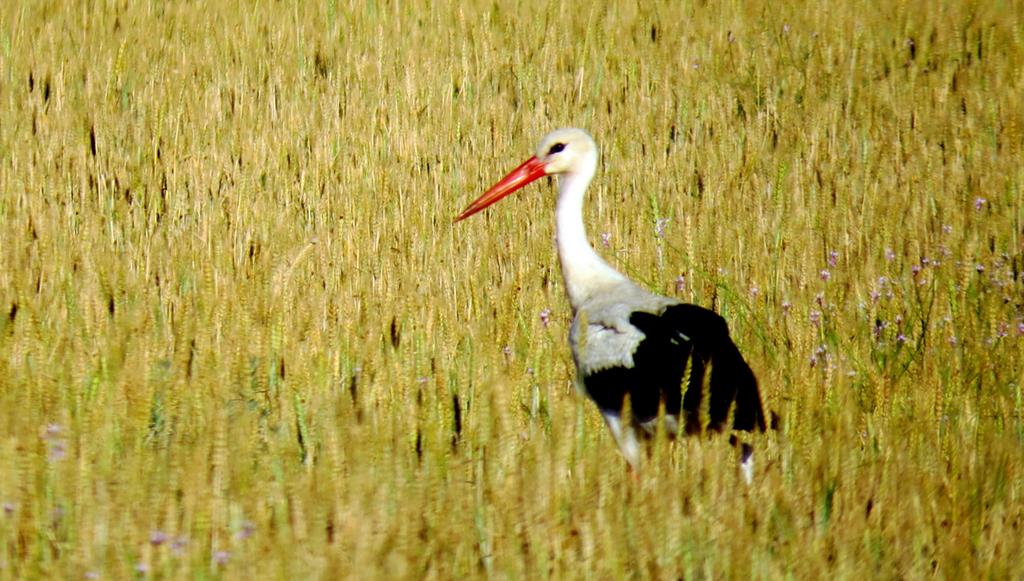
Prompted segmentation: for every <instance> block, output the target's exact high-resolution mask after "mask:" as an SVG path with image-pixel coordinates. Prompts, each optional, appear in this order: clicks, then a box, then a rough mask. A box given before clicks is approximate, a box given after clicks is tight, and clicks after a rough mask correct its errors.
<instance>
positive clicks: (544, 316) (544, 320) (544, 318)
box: [540, 309, 551, 329]
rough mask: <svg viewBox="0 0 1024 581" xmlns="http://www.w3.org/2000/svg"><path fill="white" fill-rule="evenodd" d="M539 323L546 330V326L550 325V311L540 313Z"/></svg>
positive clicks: (545, 310)
mask: <svg viewBox="0 0 1024 581" xmlns="http://www.w3.org/2000/svg"><path fill="white" fill-rule="evenodd" d="M540 322H541V324H543V325H544V328H545V329H547V328H548V324H549V323H551V309H544V310H543V311H541V312H540Z"/></svg>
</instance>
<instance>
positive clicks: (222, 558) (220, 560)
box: [213, 551, 231, 565]
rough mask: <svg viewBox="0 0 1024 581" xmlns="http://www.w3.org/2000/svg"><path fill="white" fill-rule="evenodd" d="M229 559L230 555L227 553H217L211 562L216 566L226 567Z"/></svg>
mask: <svg viewBox="0 0 1024 581" xmlns="http://www.w3.org/2000/svg"><path fill="white" fill-rule="evenodd" d="M230 559H231V553H229V552H228V551H217V552H216V553H214V554H213V562H214V563H217V564H218V565H226V564H227V562H228V561H229V560H230Z"/></svg>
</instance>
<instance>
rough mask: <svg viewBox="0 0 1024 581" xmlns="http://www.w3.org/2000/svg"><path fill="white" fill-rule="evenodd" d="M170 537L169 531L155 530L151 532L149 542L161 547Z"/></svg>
mask: <svg viewBox="0 0 1024 581" xmlns="http://www.w3.org/2000/svg"><path fill="white" fill-rule="evenodd" d="M169 538H170V537H168V536H167V533H165V532H163V531H153V532H151V533H149V544H151V545H153V546H154V547H159V546H160V545H162V544H164V543H166V542H167V539H169Z"/></svg>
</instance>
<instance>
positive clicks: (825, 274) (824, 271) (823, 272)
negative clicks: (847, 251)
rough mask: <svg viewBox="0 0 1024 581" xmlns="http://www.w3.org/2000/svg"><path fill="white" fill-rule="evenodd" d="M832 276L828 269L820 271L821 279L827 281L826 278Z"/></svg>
mask: <svg viewBox="0 0 1024 581" xmlns="http://www.w3.org/2000/svg"><path fill="white" fill-rule="evenodd" d="M830 278H832V273H831V272H829V271H828V270H822V271H821V280H823V281H825V282H828V279H830Z"/></svg>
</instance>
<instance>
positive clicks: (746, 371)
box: [583, 304, 765, 433]
mask: <svg viewBox="0 0 1024 581" xmlns="http://www.w3.org/2000/svg"><path fill="white" fill-rule="evenodd" d="M629 322H630V323H631V324H633V325H634V326H635V327H636V328H638V329H640V331H642V332H643V333H644V335H645V336H646V337H645V339H644V340H643V341H641V342H640V344H639V345H638V346H637V348H636V351H635V352H634V353H633V363H634V365H633V367H632V368H629V369H627V368H624V367H615V368H612V369H605V370H602V371H599V372H596V373H592V374H590V375H589V376H587V377H585V378H584V381H583V383H584V386H585V387H586V389H587V393H588V394H589V395H590V397H591V398H592V399H593V400H594V401H595V402H596V403H597V405H598V407H600V408H601V410H602V411H604V412H610V413H618V412H619V411H620V410H621V409H622V406H623V402H624V400H625V396H626V394H627V393H628V394H629V396H630V406H631V408H632V410H633V416H634V418H635V419H636V420H637V421H640V422H645V421H649V420H651V419H654V418H655V417H656V416H657V414H658V406H659V404H660V403H661V402H664V404H665V413H666V414H669V415H676V416H678V415H680V411H682V414H681V415H682V417H681V420H682V423H683V426H684V429H685V430H686V432H687V433H696V432H699V431H700V409H701V403H702V402H701V400H702V397H703V384H704V374H705V372H706V369H707V367H708V364H710V367H711V377H710V378H709V388H708V393H709V397H710V401H709V405H708V416H709V417H708V420H709V424H708V429H710V430H716V431H717V430H721V429H722V428H723V427H724V424H725V422H726V420H727V419H728V417H729V411H730V409H731V408H733V406H734V405H735V409H734V410H733V426H732V427H733V429H736V430H747V431H753V430H762V431H763V430H764V429H765V418H764V409H763V408H762V406H761V395H760V392H759V391H758V388H757V379H756V378H755V377H754V372H753V371H751V369H750V366H749V365H747V362H746V361H745V360H744V359H743V355H741V354H740V351H739V349H737V347H736V345H735V343H733V342H732V339H731V338H730V337H729V328H728V326H727V325H726V323H725V319H723V318H722V317H721V316H720V315H718V314H717V313H715V312H714V311H710V310H708V309H705V308H703V307H698V306H696V305H688V304H681V305H673V306H671V307H668V308H666V309H665V311H664V312H663V313H662V314H660V315H654V314H651V313H644V312H639V311H637V312H634V313H633V314H632V316H631V317H630V319H629ZM691 356H692V357H691ZM688 360H690V381H689V385H688V386H686V391H685V393H684V392H683V389H682V384H683V381H684V380H685V379H686V378H685V377H684V374H685V373H686V368H687V361H688Z"/></svg>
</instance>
